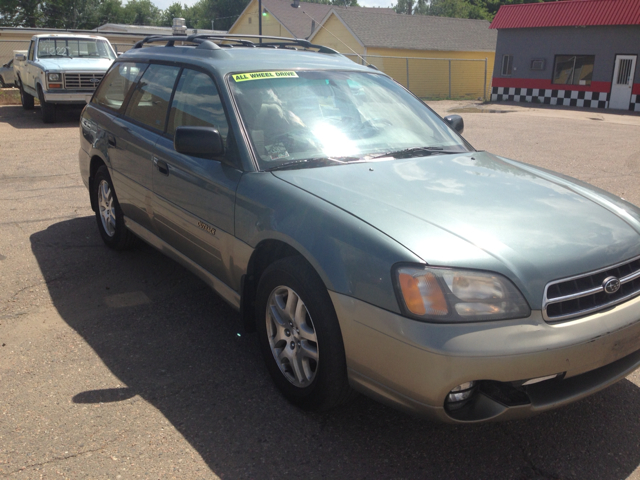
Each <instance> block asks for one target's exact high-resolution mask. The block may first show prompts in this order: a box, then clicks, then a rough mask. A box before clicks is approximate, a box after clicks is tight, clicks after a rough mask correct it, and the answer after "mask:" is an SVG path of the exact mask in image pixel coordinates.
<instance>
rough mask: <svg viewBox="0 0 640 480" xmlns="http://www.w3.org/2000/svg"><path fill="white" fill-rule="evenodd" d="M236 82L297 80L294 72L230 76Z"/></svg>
mask: <svg viewBox="0 0 640 480" xmlns="http://www.w3.org/2000/svg"><path fill="white" fill-rule="evenodd" d="M232 77H233V79H234V80H235V81H236V82H246V81H249V80H265V79H267V78H298V74H297V73H296V72H291V71H289V72H253V73H240V74H238V75H232Z"/></svg>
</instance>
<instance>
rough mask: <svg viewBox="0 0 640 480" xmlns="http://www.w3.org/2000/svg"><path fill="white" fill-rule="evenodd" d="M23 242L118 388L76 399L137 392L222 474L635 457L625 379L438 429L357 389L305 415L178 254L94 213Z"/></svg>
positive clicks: (635, 416) (633, 395)
mask: <svg viewBox="0 0 640 480" xmlns="http://www.w3.org/2000/svg"><path fill="white" fill-rule="evenodd" d="M30 241H31V247H32V251H33V253H34V255H35V258H36V259H37V262H38V264H39V267H40V269H41V271H42V274H43V276H44V278H45V280H46V284H47V288H48V291H49V294H50V296H51V298H52V300H53V304H54V305H55V308H56V309H57V311H58V312H59V314H60V316H61V317H62V318H63V319H64V321H65V322H66V323H67V324H68V325H69V326H70V327H71V328H73V329H74V330H75V331H76V332H77V333H78V334H80V335H81V336H82V337H83V338H84V340H85V341H86V342H87V343H88V345H89V346H90V347H91V348H92V349H93V350H94V351H95V352H96V354H97V355H99V357H100V359H101V360H102V362H104V364H105V365H106V366H107V367H108V368H109V369H110V370H111V372H112V373H113V374H114V375H115V376H116V377H118V379H119V380H120V381H121V382H122V383H123V384H124V385H126V387H123V388H109V389H104V390H91V391H82V390H78V392H76V393H75V395H74V396H73V398H72V399H71V400H72V401H73V402H74V403H76V404H92V403H100V402H102V403H107V402H118V401H123V400H126V399H129V398H131V397H133V396H135V395H139V396H140V397H141V398H143V399H144V400H145V401H147V402H149V403H150V404H151V405H152V406H153V407H155V408H156V409H158V410H159V411H160V412H161V413H162V414H163V415H164V416H165V417H166V419H167V420H168V421H170V422H171V423H172V425H173V426H174V427H175V428H176V429H177V430H178V431H179V432H180V433H181V434H182V435H183V436H184V438H185V439H186V440H187V441H188V442H189V443H190V444H191V445H192V446H193V448H195V449H196V450H197V451H198V453H199V454H200V455H201V457H202V459H203V460H204V461H205V462H206V463H207V465H208V467H209V468H210V469H211V470H212V471H213V472H214V473H215V474H216V475H218V476H220V477H222V478H227V477H229V478H238V477H243V478H247V477H248V478H272V477H273V478H275V477H280V476H282V475H283V473H284V474H285V475H286V476H292V477H293V478H298V477H301V476H305V478H306V477H310V478H322V477H328V478H407V479H415V478H430V479H452V478H455V479H465V478H469V479H477V478H500V479H503V478H579V479H582V480H587V479H614V478H616V479H619V478H626V477H627V476H629V475H630V474H631V473H632V472H633V471H634V470H635V469H636V468H637V467H638V465H639V464H640V449H638V448H637V446H638V444H640V400H639V395H638V394H639V391H638V388H637V387H636V386H635V385H634V384H633V383H632V382H630V381H628V380H623V381H621V382H619V383H617V384H616V385H614V386H612V387H610V388H608V389H607V390H605V391H603V392H601V393H599V394H596V395H594V396H592V397H590V398H588V399H585V400H583V401H581V402H578V403H576V404H573V405H571V406H569V407H565V408H563V409H560V410H557V411H554V412H549V413H546V414H543V415H540V416H538V417H534V418H531V419H527V420H523V421H518V422H505V423H493V424H483V425H465V426H457V425H440V424H434V423H430V422H428V421H425V420H422V419H418V418H414V417H412V416H409V415H406V414H404V413H401V412H397V411H395V410H392V409H390V408H388V407H385V406H383V405H380V404H378V403H376V402H373V401H371V400H369V399H367V398H365V397H359V398H357V399H356V400H355V401H353V402H352V403H350V404H348V405H346V406H344V407H341V408H339V409H337V410H333V411H330V412H326V413H321V414H319V413H307V412H303V411H301V410H299V409H297V408H295V407H293V406H291V405H290V404H288V403H287V402H286V401H285V400H284V399H283V398H282V397H281V396H280V395H279V393H278V392H277V391H276V390H275V388H274V387H273V385H272V383H271V381H270V379H269V378H268V374H267V371H266V369H265V368H264V366H263V362H262V359H261V357H260V354H259V349H258V348H257V342H256V341H255V338H254V337H255V335H253V334H251V335H244V334H243V333H242V332H241V331H240V330H239V324H240V322H239V316H238V314H237V313H236V312H235V311H234V310H232V309H231V308H230V307H229V306H227V305H226V304H225V303H224V302H223V301H222V300H221V299H220V298H219V297H217V296H216V295H215V294H214V293H212V292H211V291H210V290H209V289H208V287H206V286H205V284H204V283H203V282H201V281H200V280H199V279H198V278H196V277H195V276H194V275H192V274H190V273H189V272H187V271H186V270H184V269H183V268H182V267H181V266H179V265H178V264H176V263H175V262H173V261H172V260H170V259H168V258H166V257H164V256H163V255H161V254H160V253H158V252H156V251H155V250H154V249H152V248H150V247H145V246H141V247H139V248H137V249H135V250H132V251H128V252H123V253H117V252H114V251H112V250H109V249H108V248H106V247H105V246H104V245H103V244H102V242H101V240H100V237H99V235H98V233H97V229H96V226H95V219H94V218H93V217H82V218H77V219H73V220H67V221H63V222H59V223H56V224H54V225H51V226H50V227H49V228H47V229H46V230H43V231H40V232H37V233H35V234H33V235H32V236H31V237H30ZM425 381H428V379H425ZM285 472H286V473H285Z"/></svg>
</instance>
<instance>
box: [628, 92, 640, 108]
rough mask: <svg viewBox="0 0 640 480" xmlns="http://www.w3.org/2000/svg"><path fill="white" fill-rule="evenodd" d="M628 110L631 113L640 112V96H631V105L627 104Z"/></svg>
mask: <svg viewBox="0 0 640 480" xmlns="http://www.w3.org/2000/svg"><path fill="white" fill-rule="evenodd" d="M629 110H631V111H632V112H640V95H636V94H633V95H631V103H630V104H629Z"/></svg>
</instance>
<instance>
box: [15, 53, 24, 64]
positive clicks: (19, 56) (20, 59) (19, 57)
mask: <svg viewBox="0 0 640 480" xmlns="http://www.w3.org/2000/svg"><path fill="white" fill-rule="evenodd" d="M14 58H15V59H16V60H17V61H18V62H24V61H25V60H26V59H27V56H26V55H25V54H24V53H16V56H15V57H14Z"/></svg>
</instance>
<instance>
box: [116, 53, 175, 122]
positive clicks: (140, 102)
mask: <svg viewBox="0 0 640 480" xmlns="http://www.w3.org/2000/svg"><path fill="white" fill-rule="evenodd" d="M179 72H180V67H171V66H167V65H149V68H147V70H146V71H145V72H144V74H143V75H142V78H140V81H139V82H138V85H137V87H136V89H135V90H134V92H133V94H132V95H131V100H130V101H129V104H128V105H127V110H126V112H125V115H126V116H127V117H129V118H131V119H133V120H137V121H138V122H140V123H142V124H144V125H146V126H148V127H151V128H155V129H156V130H160V131H163V130H164V126H165V122H166V119H167V111H168V110H169V102H170V100H171V92H172V91H173V87H174V85H175V83H176V78H177V77H178V73H179Z"/></svg>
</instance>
